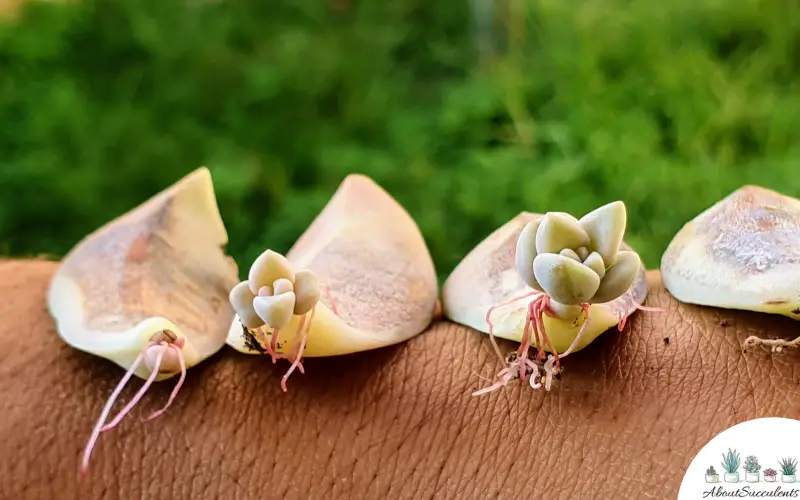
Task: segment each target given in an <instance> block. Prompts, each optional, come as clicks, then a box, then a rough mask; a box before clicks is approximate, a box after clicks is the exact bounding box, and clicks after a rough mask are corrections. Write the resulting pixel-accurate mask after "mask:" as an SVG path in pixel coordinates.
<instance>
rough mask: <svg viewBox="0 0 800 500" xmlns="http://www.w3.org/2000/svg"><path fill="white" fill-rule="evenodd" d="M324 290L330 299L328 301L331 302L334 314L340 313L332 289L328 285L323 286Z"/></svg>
mask: <svg viewBox="0 0 800 500" xmlns="http://www.w3.org/2000/svg"><path fill="white" fill-rule="evenodd" d="M322 290H323V292H324V293H325V297H326V298H327V299H328V302H330V303H331V311H333V314H335V315H337V316H338V315H339V311H337V310H336V301H335V300H333V295H331V290H330V288H328V287H327V286H323V287H322Z"/></svg>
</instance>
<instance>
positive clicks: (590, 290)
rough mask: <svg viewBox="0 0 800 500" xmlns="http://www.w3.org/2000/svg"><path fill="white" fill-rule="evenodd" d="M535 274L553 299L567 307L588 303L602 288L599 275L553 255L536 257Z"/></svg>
mask: <svg viewBox="0 0 800 500" xmlns="http://www.w3.org/2000/svg"><path fill="white" fill-rule="evenodd" d="M533 274H534V275H535V276H536V280H537V281H538V282H539V283H540V284H541V286H542V287H543V288H544V292H545V293H547V295H549V296H550V298H551V299H553V300H555V301H557V302H560V303H562V304H565V305H580V304H583V303H584V302H587V301H588V300H589V299H590V298H591V297H592V296H593V295H594V294H595V292H596V291H597V288H598V287H599V286H600V277H599V276H597V273H595V272H594V271H592V270H591V269H589V268H588V267H586V266H584V265H583V264H582V263H580V262H578V261H575V260H573V259H570V258H569V257H564V256H562V255H556V254H552V253H544V254H539V255H537V256H536V258H535V259H534V261H533Z"/></svg>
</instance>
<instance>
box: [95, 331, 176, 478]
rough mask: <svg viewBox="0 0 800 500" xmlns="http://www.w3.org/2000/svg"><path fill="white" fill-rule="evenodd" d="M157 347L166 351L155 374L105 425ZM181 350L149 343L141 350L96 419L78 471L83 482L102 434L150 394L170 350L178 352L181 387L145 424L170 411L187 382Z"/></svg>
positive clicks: (160, 355)
mask: <svg viewBox="0 0 800 500" xmlns="http://www.w3.org/2000/svg"><path fill="white" fill-rule="evenodd" d="M154 345H160V346H162V347H163V349H161V350H160V351H159V352H158V354H157V355H156V359H155V363H154V365H153V368H152V371H151V372H150V376H149V377H147V381H146V382H145V383H144V385H143V386H142V387H141V388H140V389H139V391H138V392H137V393H136V395H135V396H134V397H133V399H131V400H130V402H129V403H128V404H127V405H125V407H123V408H122V410H120V412H119V413H118V414H117V416H116V417H114V418H113V419H112V420H111V422H109V423H108V424H106V420H107V419H108V416H109V414H110V413H111V409H112V408H113V407H114V403H115V402H116V401H117V398H118V397H119V395H120V394H121V393H122V390H123V389H124V388H125V386H126V385H127V384H128V382H129V381H130V379H131V377H133V374H134V373H136V370H137V368H139V365H141V364H142V361H143V360H144V357H145V353H146V352H147V350H148V349H149V348H151V347H152V346H154ZM182 347H183V344H182V343H178V342H166V341H161V342H148V343H147V345H145V346H144V347H143V348H142V350H141V351H140V352H139V354H138V356H136V359H135V360H134V361H133V363H132V364H131V367H130V368H128V371H126V372H125V375H123V377H122V380H120V381H119V383H118V384H117V387H116V388H115V389H114V391H113V392H112V393H111V396H110V397H109V398H108V401H106V404H105V406H104V407H103V411H102V412H101V413H100V418H98V419H97V422H96V423H95V426H94V429H92V434H91V436H90V437H89V441H88V443H87V444H86V448H85V450H84V452H83V458H82V459H81V463H80V468H79V470H80V474H81V477H82V478H84V479H85V478H86V475H87V473H88V470H89V459H90V458H91V455H92V451H93V450H94V447H95V445H96V444H97V440H98V438H99V437H100V434H101V433H103V432H106V431H109V430H111V429H113V428H114V427H116V426H117V425H118V424H119V423H120V422H121V421H122V419H123V418H125V416H126V415H128V413H130V411H131V410H132V409H133V408H134V407H135V406H136V404H137V403H138V402H139V401H140V400H141V399H142V397H143V396H144V395H145V393H146V392H147V390H148V389H149V388H150V386H151V385H152V384H153V382H154V381H155V379H156V377H157V376H158V374H159V372H160V368H161V363H162V361H163V359H164V353H166V352H167V349H173V350H175V352H176V354H177V356H178V361H179V363H180V367H181V377H180V379H179V380H178V383H177V384H175V388H174V389H173V390H172V393H171V394H170V396H169V400H168V401H167V404H165V405H164V407H163V408H161V409H160V410H158V411H156V412H154V413H153V414H152V415H150V416H149V417H147V418H146V419H145V421H147V420H152V419H154V418H156V417H158V416H160V415H162V414H163V413H164V412H165V411H166V410H167V408H169V406H170V405H171V404H172V402H173V401H174V399H175V397H176V396H177V395H178V392H179V391H180V389H181V387H182V386H183V382H184V380H186V362H185V359H184V357H183V350H182Z"/></svg>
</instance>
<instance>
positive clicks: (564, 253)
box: [558, 248, 581, 262]
mask: <svg viewBox="0 0 800 500" xmlns="http://www.w3.org/2000/svg"><path fill="white" fill-rule="evenodd" d="M558 255H561V256H562V257H569V258H570V259H572V260H576V261H578V262H581V258H580V257H578V254H577V253H575V250H572V249H571V248H565V249H564V250H561V251H560V252H558Z"/></svg>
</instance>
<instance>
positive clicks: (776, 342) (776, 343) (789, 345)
mask: <svg viewBox="0 0 800 500" xmlns="http://www.w3.org/2000/svg"><path fill="white" fill-rule="evenodd" d="M758 345H760V346H764V347H769V348H770V351H771V352H781V351H783V350H784V349H795V348H797V347H800V337H797V338H796V339H794V340H784V339H762V338H761V337H757V336H755V335H752V336H750V337H747V338H746V339H745V340H744V343H743V344H742V352H747V350H748V349H750V348H752V347H755V346H758Z"/></svg>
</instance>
